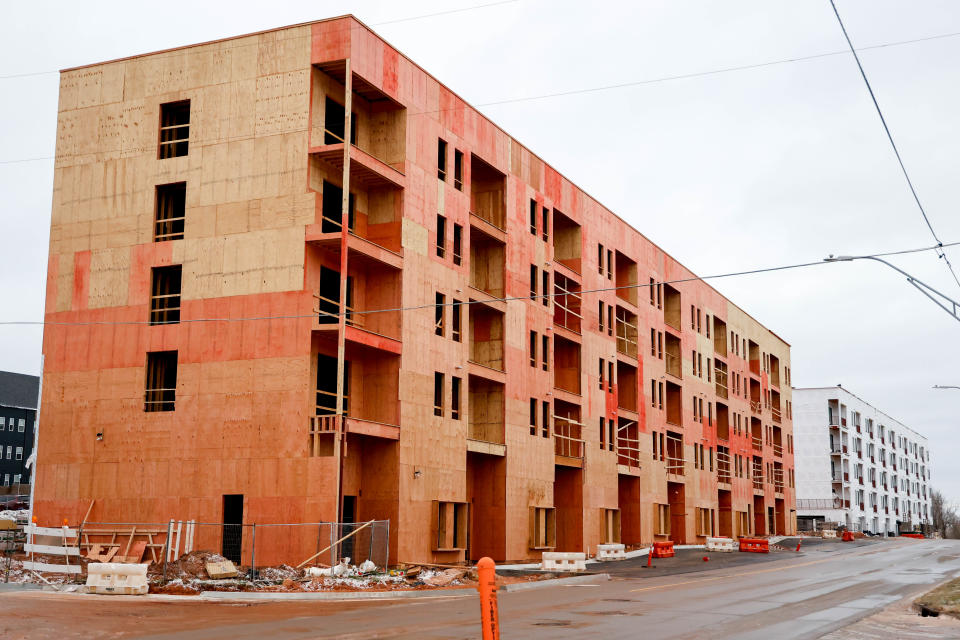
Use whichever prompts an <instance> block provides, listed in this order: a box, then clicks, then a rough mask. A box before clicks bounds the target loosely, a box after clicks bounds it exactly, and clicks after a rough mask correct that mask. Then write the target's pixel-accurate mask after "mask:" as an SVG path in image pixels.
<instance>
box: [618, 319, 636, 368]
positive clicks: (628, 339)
mask: <svg viewBox="0 0 960 640" xmlns="http://www.w3.org/2000/svg"><path fill="white" fill-rule="evenodd" d="M617 351H619V352H620V353H622V354H625V355H628V356H630V357H631V358H636V357H637V325H636V324H635V323H633V322H630V321H629V320H627V316H626V313H625V312H621V310H620V309H617Z"/></svg>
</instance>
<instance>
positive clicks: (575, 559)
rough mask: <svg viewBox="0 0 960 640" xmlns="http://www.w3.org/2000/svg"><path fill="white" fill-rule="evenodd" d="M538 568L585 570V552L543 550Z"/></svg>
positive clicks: (547, 569)
mask: <svg viewBox="0 0 960 640" xmlns="http://www.w3.org/2000/svg"><path fill="white" fill-rule="evenodd" d="M540 568H541V569H543V570H544V571H570V572H575V571H586V570H587V554H585V553H579V552H574V551H544V552H543V556H542V558H541V563H540Z"/></svg>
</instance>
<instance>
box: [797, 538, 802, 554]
mask: <svg viewBox="0 0 960 640" xmlns="http://www.w3.org/2000/svg"><path fill="white" fill-rule="evenodd" d="M801 542H803V538H800V539H798V540H797V553H800V543H801Z"/></svg>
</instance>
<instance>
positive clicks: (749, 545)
mask: <svg viewBox="0 0 960 640" xmlns="http://www.w3.org/2000/svg"><path fill="white" fill-rule="evenodd" d="M740 551H745V552H749V553H770V541H769V540H766V539H764V538H740Z"/></svg>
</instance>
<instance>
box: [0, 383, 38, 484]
mask: <svg viewBox="0 0 960 640" xmlns="http://www.w3.org/2000/svg"><path fill="white" fill-rule="evenodd" d="M39 385H40V378H39V377H37V376H28V375H24V374H22V373H12V372H10V371H0V486H2V487H10V489H8V490H9V491H15V492H17V493H27V492H28V491H29V488H27V487H25V486H22V485H29V484H30V469H29V468H28V467H27V466H26V463H27V460H28V459H29V458H30V454H31V453H33V431H34V425H35V423H36V418H37V400H38V399H39V397H40V393H39V392H40V389H39Z"/></svg>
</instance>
